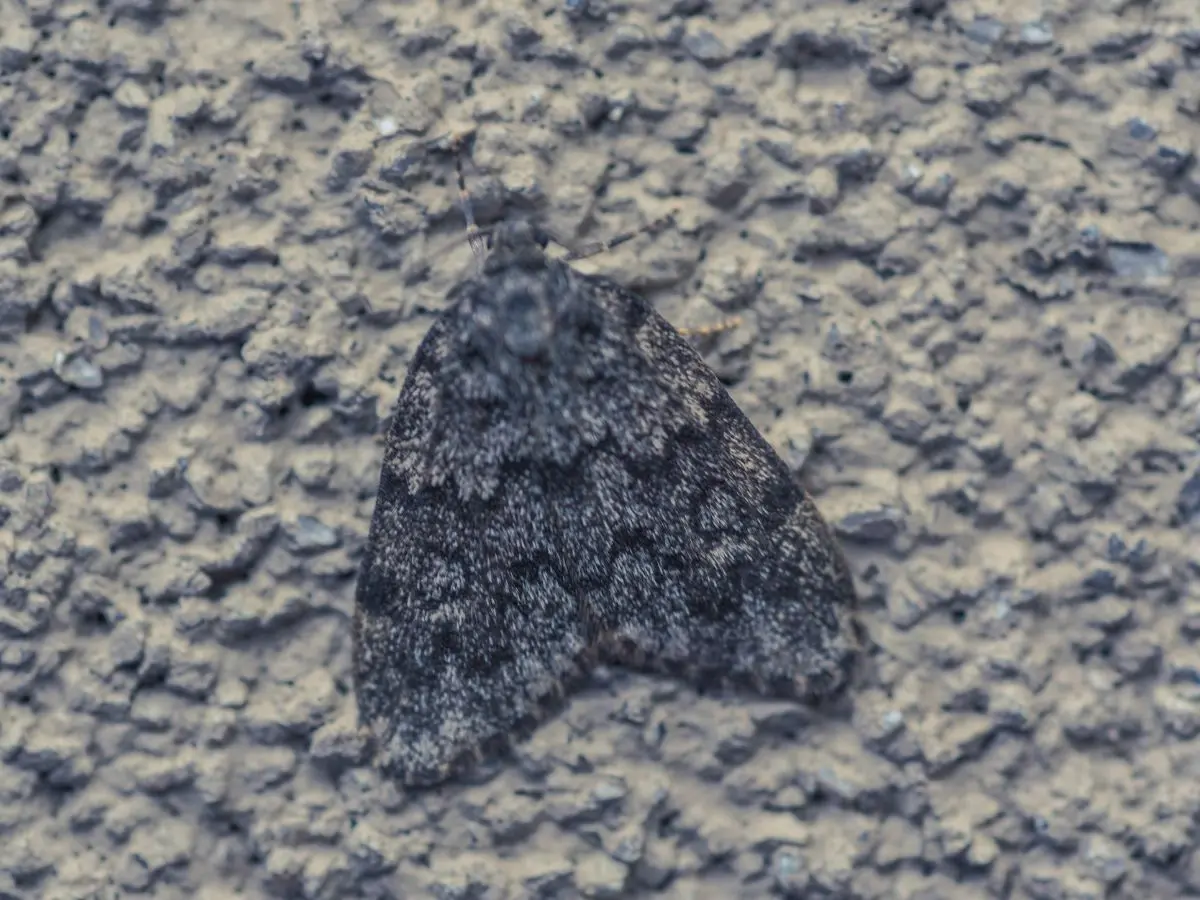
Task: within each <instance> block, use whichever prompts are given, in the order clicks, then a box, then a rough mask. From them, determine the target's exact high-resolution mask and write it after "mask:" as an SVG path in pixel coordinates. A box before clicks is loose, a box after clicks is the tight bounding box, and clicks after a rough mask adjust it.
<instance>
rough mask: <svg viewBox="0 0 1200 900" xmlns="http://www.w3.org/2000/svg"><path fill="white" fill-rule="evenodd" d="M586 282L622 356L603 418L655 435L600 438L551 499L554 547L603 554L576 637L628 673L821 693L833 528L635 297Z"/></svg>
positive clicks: (849, 617)
mask: <svg viewBox="0 0 1200 900" xmlns="http://www.w3.org/2000/svg"><path fill="white" fill-rule="evenodd" d="M597 283H598V284H600V285H601V286H602V290H600V292H599V297H600V302H601V303H602V304H604V305H605V307H606V314H607V316H608V317H609V318H610V319H611V320H613V321H619V322H621V323H622V325H623V327H624V328H626V330H627V335H626V337H627V340H626V341H625V342H624V343H625V344H627V346H628V347H630V348H631V351H630V352H631V355H630V357H629V360H628V366H629V369H630V371H629V377H628V378H626V379H623V380H622V379H617V380H616V382H615V383H611V384H607V385H606V388H605V389H606V391H607V401H606V402H607V403H608V404H609V405H610V406H609V408H610V410H611V412H610V413H609V414H608V416H607V417H608V418H610V419H611V420H612V421H614V422H616V421H621V420H622V419H623V418H624V419H625V420H630V421H632V420H637V419H641V418H643V417H642V416H641V415H640V414H639V413H638V412H636V411H635V412H634V413H632V414H629V413H628V412H622V410H626V411H627V410H629V409H631V408H637V407H645V406H646V405H650V406H652V407H654V408H655V409H656V413H655V415H654V417H653V418H654V421H655V423H656V424H657V426H659V427H661V429H662V433H661V434H658V435H650V436H649V438H648V437H647V436H646V435H645V434H635V435H624V434H613V435H612V437H611V439H610V440H609V441H608V442H607V443H606V444H603V445H602V446H601V447H600V448H599V449H600V452H596V453H592V454H589V455H588V456H587V457H585V458H584V459H583V460H582V462H581V464H580V471H579V472H578V474H577V476H576V477H574V478H572V479H571V480H570V485H569V488H570V491H571V492H572V496H560V497H559V501H558V502H559V505H560V507H569V508H571V509H572V510H574V511H578V512H577V513H576V514H577V515H579V516H582V517H584V518H585V521H575V522H573V524H572V527H571V528H570V529H567V530H564V531H563V532H561V534H562V537H563V539H564V540H566V541H567V542H568V543H570V542H571V541H578V542H580V546H575V547H568V549H567V551H566V554H567V555H568V556H570V557H573V558H580V557H582V556H585V555H586V554H587V553H588V547H587V546H583V544H585V543H586V545H588V546H590V547H592V548H596V549H594V550H592V551H591V553H592V555H593V558H597V559H602V560H606V568H607V573H600V572H596V573H593V576H594V581H593V583H592V586H591V588H590V589H589V590H588V591H587V593H586V597H585V603H584V606H585V609H586V610H587V614H588V619H589V625H590V628H591V636H592V639H593V640H597V641H599V642H600V643H601V645H602V646H604V647H605V648H606V649H607V651H608V652H609V654H610V655H614V656H616V657H617V658H618V659H624V660H626V661H629V662H631V663H634V664H650V665H651V666H656V667H666V668H670V669H675V670H684V671H687V672H691V673H693V674H694V675H697V676H704V677H707V676H716V677H724V676H726V675H728V676H732V677H733V678H735V679H741V680H747V681H750V682H753V683H755V684H757V685H759V686H762V687H767V688H770V689H771V690H772V691H773V692H776V691H777V692H779V693H784V694H791V695H808V696H817V695H822V694H825V693H828V692H830V691H833V690H834V689H835V688H836V687H838V686H839V685H840V684H842V683H843V682H844V679H845V675H846V672H847V670H848V666H849V665H850V663H851V661H852V659H853V655H854V651H855V648H856V639H855V624H854V612H855V608H856V605H857V603H856V597H855V591H854V585H853V580H852V577H851V575H850V572H849V569H848V567H847V565H846V562H845V560H844V558H843V556H842V553H841V550H840V548H839V547H838V545H837V542H836V541H835V539H834V537H833V534H832V533H831V531H830V529H829V528H828V527H827V525H826V524H825V522H824V521H823V520H822V518H821V516H820V513H819V512H818V511H817V509H816V507H815V505H814V504H813V502H812V500H811V498H810V497H809V496H808V495H807V493H806V492H805V491H804V490H803V489H802V488H801V487H800V486H799V485H798V484H797V482H796V480H795V478H794V476H793V475H792V473H791V471H790V470H789V469H788V467H787V465H786V464H785V463H784V462H783V460H781V459H780V458H779V456H778V454H776V453H775V451H774V450H773V449H772V447H771V446H770V444H768V443H767V441H766V440H765V439H764V438H763V437H762V435H761V434H760V433H759V432H758V430H757V429H756V428H755V427H754V425H753V424H752V423H751V422H750V421H749V419H747V418H746V416H745V414H744V413H742V411H741V410H740V409H739V408H738V406H737V405H736V403H735V402H734V401H733V399H732V398H731V397H730V396H729V394H728V392H727V391H726V390H725V388H724V386H723V385H722V384H721V383H720V380H719V379H718V378H717V376H716V375H715V374H714V373H713V372H712V370H711V369H710V368H709V367H708V366H707V365H706V364H705V363H704V361H703V359H702V358H701V357H700V355H699V353H698V352H697V351H696V349H695V348H694V347H693V346H692V345H691V344H690V343H689V342H688V341H687V340H686V339H684V338H683V337H682V336H681V335H680V334H679V333H678V332H677V331H676V330H675V329H674V328H673V327H672V326H671V325H670V323H668V322H667V321H666V320H665V319H664V318H663V317H662V316H660V315H659V314H658V313H656V312H655V311H654V310H653V309H652V308H650V306H649V305H648V304H647V303H646V302H645V301H643V300H642V299H641V298H639V297H637V296H636V295H633V294H631V293H629V292H627V291H625V290H624V289H622V288H620V287H619V286H617V285H615V284H612V283H611V282H605V281H604V280H602V279H597ZM646 372H650V373H653V375H654V377H653V378H651V379H648V378H646V377H644V373H646ZM655 392H657V393H656V394H655ZM564 487H565V486H560V487H558V488H557V490H559V491H560V492H561V491H563V490H564Z"/></svg>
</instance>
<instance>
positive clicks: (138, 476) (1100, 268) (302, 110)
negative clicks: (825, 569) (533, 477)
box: [0, 0, 1200, 900]
mask: <svg viewBox="0 0 1200 900" xmlns="http://www.w3.org/2000/svg"><path fill="white" fill-rule="evenodd" d="M458 131H467V132H473V134H474V151H473V155H472V157H471V160H470V165H469V166H468V174H469V176H470V178H471V182H472V191H473V193H474V195H475V204H476V207H477V210H478V211H479V213H480V215H481V217H482V218H484V219H485V220H488V221H490V220H494V219H495V218H496V217H497V216H499V215H501V214H502V213H503V214H505V215H527V214H533V215H536V216H538V217H539V218H540V219H541V220H542V221H544V222H546V223H547V224H549V225H550V226H551V227H552V228H553V229H554V230H555V231H556V232H558V233H560V234H563V235H565V236H568V238H569V239H570V240H581V241H582V240H591V239H595V238H600V237H605V236H608V235H611V234H614V233H616V232H619V231H622V230H625V229H627V228H631V227H636V226H638V225H640V224H642V223H644V222H646V221H648V220H650V219H653V218H655V217H657V216H660V215H662V214H663V213H665V212H667V211H668V210H670V209H672V208H678V209H679V215H678V220H677V225H676V226H675V227H674V228H673V229H671V230H668V231H666V232H665V233H662V234H659V235H657V236H656V237H653V238H648V239H645V240H640V241H634V242H632V243H630V244H628V245H625V246H624V247H622V248H621V249H620V250H618V251H616V252H614V253H612V254H609V255H607V256H602V257H598V258H596V259H594V260H589V261H588V262H587V264H586V267H588V268H590V269H592V270H601V271H605V272H608V273H610V274H613V275H614V276H615V277H617V278H619V279H620V280H621V281H622V282H623V283H625V284H628V285H630V286H631V287H634V288H636V289H638V290H640V291H642V292H644V293H646V294H647V296H649V297H650V298H652V299H653V301H654V302H655V304H656V305H657V307H658V308H659V309H660V310H661V311H662V312H664V314H666V315H667V316H668V317H669V318H670V319H671V320H672V321H674V322H675V323H676V324H677V325H681V326H682V325H690V326H697V325H699V326H703V325H706V324H710V323H713V322H718V321H721V320H722V319H724V318H725V317H727V316H730V315H739V316H741V319H742V324H741V325H740V326H739V327H738V328H736V329H734V330H732V331H729V332H726V333H724V334H721V335H720V336H718V337H716V338H712V339H706V341H704V342H702V346H703V349H704V351H705V353H706V355H707V357H708V359H709V361H710V362H711V364H712V365H713V366H714V368H716V369H717V371H718V372H719V373H720V374H721V375H722V376H723V377H724V378H725V379H726V380H727V382H728V383H729V384H730V385H731V390H732V392H733V394H734V396H735V398H736V399H737V400H738V402H739V403H740V404H741V405H742V406H743V408H744V409H745V410H746V411H747V412H748V414H749V415H750V416H751V418H752V419H753V420H754V421H755V423H756V424H757V425H758V426H759V427H760V428H761V429H762V430H763V432H764V433H765V434H766V435H767V436H768V437H769V439H770V440H771V441H772V442H773V443H774V444H775V446H777V447H778V448H779V449H780V451H781V452H782V453H784V454H785V455H786V457H787V458H788V459H789V460H791V461H792V462H793V463H794V464H795V465H796V466H797V467H798V468H799V469H800V470H801V474H802V477H803V478H804V479H805V480H806V482H807V483H808V484H809V485H811V487H812V490H813V493H814V495H815V496H816V498H817V502H818V504H819V505H820V506H821V508H822V509H823V510H824V511H825V512H826V513H827V515H828V516H829V518H830V519H831V521H833V522H834V523H836V525H837V528H838V529H839V532H840V534H841V535H842V537H843V540H844V542H845V546H846V549H847V553H848V555H849V556H850V558H851V561H852V564H853V567H854V570H855V574H856V577H857V579H858V583H859V585H860V590H861V593H862V596H863V603H864V612H863V617H864V621H865V624H866V627H867V629H868V631H869V633H870V635H871V638H872V640H873V642H874V644H875V648H874V650H873V652H872V654H871V656H870V658H869V660H868V665H867V666H866V667H865V668H864V672H863V674H862V677H861V679H860V682H859V684H857V685H856V687H855V689H854V691H853V694H852V698H853V712H852V714H851V715H850V716H849V717H847V718H844V719H839V718H837V717H831V718H829V719H816V718H814V717H812V716H811V715H810V714H808V713H807V712H806V711H805V710H804V709H803V708H801V707H795V706H791V705H789V704H783V703H766V702H762V701H758V700H754V699H752V698H732V699H731V698H724V699H722V698H717V697H697V696H695V695H694V694H693V693H692V692H690V691H688V690H687V689H684V688H682V687H680V686H678V685H675V684H672V683H670V682H665V681H656V680H654V679H650V678H643V677H633V676H629V675H626V674H622V673H619V672H609V673H600V676H599V677H598V678H597V680H596V684H595V686H594V687H593V688H592V689H590V690H589V691H587V692H585V693H583V694H581V695H579V696H577V697H576V698H575V700H574V702H573V703H572V704H571V705H570V706H569V707H568V709H567V710H566V711H565V712H564V713H563V714H562V715H560V716H558V717H557V718H555V719H554V720H552V721H551V722H549V723H547V724H546V725H545V726H544V727H543V728H541V729H540V730H539V731H538V732H537V733H536V734H535V735H534V737H533V738H532V739H531V740H530V741H529V742H528V743H527V744H525V745H524V746H523V747H522V749H521V751H520V753H519V758H518V759H516V760H514V761H513V762H512V763H511V764H510V765H507V766H505V767H504V768H503V769H502V770H501V771H500V772H499V774H497V775H495V776H494V777H492V778H491V779H489V780H487V781H485V782H484V783H476V784H458V785H452V786H448V787H446V788H444V789H442V790H439V791H435V792H432V793H425V794H421V795H416V796H407V795H405V794H404V793H403V792H401V791H398V790H397V789H396V788H395V787H393V786H391V785H388V784H386V783H381V781H380V779H379V778H378V776H377V775H376V774H375V773H374V772H373V770H372V769H371V767H370V765H369V764H368V763H367V762H366V761H365V751H364V747H363V744H362V741H361V738H360V737H359V735H358V733H357V732H356V730H355V728H354V719H355V709H354V701H353V695H352V691H351V685H350V682H349V677H348V676H349V645H348V638H349V621H348V616H349V614H350V611H351V609H352V594H353V582H354V572H355V565H356V559H357V555H358V553H359V552H360V550H361V547H362V542H363V540H364V537H365V534H366V529H367V526H368V522H369V516H370V512H371V508H372V502H373V493H374V489H375V479H376V477H377V473H378V464H379V454H380V449H381V434H382V431H383V429H384V427H385V425H386V422H387V417H388V415H389V413H390V409H391V406H392V404H393V402H394V400H395V397H396V393H397V390H398V388H399V384H400V381H401V379H402V378H403V374H404V370H405V364H406V362H407V360H408V358H409V357H410V355H411V353H412V351H413V349H414V348H415V346H416V343H417V341H418V340H419V339H420V337H421V335H422V334H423V332H424V330H425V329H426V328H427V327H428V325H429V322H430V321H431V315H432V314H433V313H434V312H435V311H436V310H437V308H438V307H439V305H440V303H441V300H442V297H443V296H444V294H445V291H446V289H447V288H448V287H449V285H451V284H452V283H453V282H454V281H455V280H456V279H457V278H459V277H460V276H461V275H462V273H463V272H464V271H465V267H466V266H468V265H469V264H470V253H469V251H468V249H467V247H466V245H465V241H464V240H463V237H462V218H461V215H460V214H459V212H458V209H457V205H456V203H457V200H456V194H455V190H454V180H453V169H452V166H451V165H450V162H449V160H448V159H447V158H446V157H445V156H444V155H441V154H439V153H437V152H432V151H431V150H430V149H429V147H430V142H431V141H432V142H434V143H436V139H438V138H440V137H442V136H444V135H446V134H449V133H451V132H458ZM1198 144H1200V19H1198V18H1197V16H1196V12H1195V3H1194V0H1173V2H1172V0H1158V2H1153V0H1152V2H1143V3H1132V2H1117V0H1103V2H1095V0H1088V2H1084V0H1008V2H1003V3H1001V2H988V0H908V2H896V3H891V4H884V3H868V2H859V3H849V2H835V0H808V2H800V0H795V2H782V0H781V2H778V3H775V4H770V3H755V2H752V0H746V2H744V3H740V4H739V3H733V2H726V0H707V2H706V0H631V2H628V3H621V2H619V0H570V2H566V3H563V2H559V3H551V2H532V3H518V2H507V3H506V2H501V0H494V2H479V3H461V2H450V3H435V2H431V0H423V2H416V3H408V4H399V3H356V2H342V0H330V2H326V3H317V2H312V0H296V2H284V0H247V2H240V3H233V2H228V0H211V2H206V3H185V2H182V0H109V2H107V3H99V2H98V0H80V2H74V3H72V2H56V0H24V2H20V0H0V570H2V571H3V582H2V585H3V586H2V587H0V699H2V703H3V706H2V709H0V897H5V898H8V897H20V898H25V897H29V898H41V897H45V898H71V900H77V898H101V897H103V898H110V897H127V896H135V895H139V896H153V897H162V898H167V897H184V896H197V897H201V898H205V900H216V898H226V897H286V898H293V897H299V898H343V897H344V898H355V897H373V898H374V897H379V898H383V897H396V898H399V897H436V898H484V897H486V898H502V897H506V898H507V897H511V898H518V897H558V898H567V897H594V898H600V897H611V898H615V897H664V898H667V897H671V898H733V897H767V896H787V897H797V898H799V897H805V898H807V897H821V898H863V900H867V898H892V897H895V898H901V900H917V898H922V900H935V898H937V900H941V898H945V900H950V898H968V900H969V898H983V897H995V898H1012V900H1068V898H1069V900H1085V898H1088V900H1090V898H1095V900H1100V898H1137V900H1144V898H1175V897H1189V896H1190V897H1200V849H1197V845H1198V844H1200V834H1198V831H1200V825H1198V824H1197V822H1198V817H1200V646H1198V643H1197V642H1198V641H1200V589H1198V587H1197V584H1198V579H1200V444H1198V442H1197V438H1198V437H1200V359H1198V355H1197V351H1198V348H1200V228H1198V226H1200V166H1198V165H1197V164H1196V163H1195V161H1194V159H1193V156H1192V154H1193V153H1194V151H1195V150H1196V149H1197V145H1198Z"/></svg>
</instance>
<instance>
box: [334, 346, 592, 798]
mask: <svg viewBox="0 0 1200 900" xmlns="http://www.w3.org/2000/svg"><path fill="white" fill-rule="evenodd" d="M444 340H445V332H444V329H443V328H441V327H440V326H439V325H436V324H435V326H434V328H432V329H431V330H430V332H429V334H428V335H427V336H426V339H425V340H424V341H423V342H422V344H421V346H420V347H419V348H418V351H417V353H416V354H415V356H414V359H413V361H412V363H411V365H410V367H409V373H408V375H407V377H406V379H405V384H404V387H403V388H402V390H401V393H400V398H399V400H398V402H397V407H396V413H395V418H394V420H393V422H392V426H391V428H390V430H389V433H388V437H387V443H386V447H385V453H384V464H383V467H382V471H381V475H380V482H379V491H378V494H377V497H376V502H375V511H374V514H373V516H372V520H371V528H370V534H369V537H368V541H367V545H366V549H365V551H364V556H363V559H362V562H361V565H360V572H359V580H358V585H357V596H356V607H355V619H354V631H355V642H354V643H355V659H354V668H355V679H356V694H357V697H358V707H359V716H360V720H361V721H362V722H363V723H364V724H366V725H367V726H369V728H370V729H371V731H372V732H373V733H374V735H375V737H376V740H377V743H378V747H379V762H380V764H381V767H382V768H383V769H384V770H385V771H386V772H388V773H389V774H392V775H394V776H396V777H398V778H399V779H400V780H402V781H404V782H406V783H408V784H431V783H434V782H437V781H440V780H442V779H444V778H446V777H447V776H448V775H450V774H451V773H452V772H453V771H455V770H456V769H458V768H459V767H460V765H461V764H463V763H466V762H467V761H469V760H470V758H471V757H472V756H474V755H476V754H478V753H480V752H483V751H485V750H488V749H490V748H491V746H492V745H495V744H498V743H503V742H505V741H506V740H507V738H508V736H509V735H510V734H511V733H513V731H514V730H516V729H518V728H519V726H521V724H522V722H523V721H525V720H527V719H528V718H529V717H530V716H532V715H535V714H536V713H537V710H538V702H539V701H540V700H542V699H543V698H545V697H546V696H547V695H549V694H551V693H553V692H555V691H556V690H557V688H558V687H559V685H560V684H561V683H562V681H563V680H564V679H565V678H567V677H568V676H570V675H571V674H572V673H573V671H574V665H575V660H576V658H577V657H578V655H579V653H580V651H582V650H583V648H584V634H583V628H582V622H581V618H580V616H579V609H578V605H577V602H576V600H575V599H574V597H573V596H572V595H571V593H570V592H569V591H568V590H567V589H566V587H564V584H563V577H562V573H561V572H560V571H559V569H558V564H557V559H558V557H557V555H556V553H555V552H554V550H553V546H552V541H553V537H554V523H553V522H552V521H551V520H550V517H549V510H550V509H551V504H550V502H549V499H548V497H547V496H546V494H547V489H546V483H545V480H544V477H543V475H542V474H541V473H540V472H539V471H537V469H536V468H535V467H531V466H521V465H520V464H519V463H517V462H514V463H512V464H510V465H509V466H508V468H507V470H506V473H505V477H504V478H503V479H500V480H499V481H498V482H497V483H495V484H494V485H493V486H492V487H491V489H490V490H488V491H483V492H480V493H476V494H475V495H473V496H471V497H470V498H469V499H467V500H464V499H462V497H461V494H460V489H459V485H458V484H457V483H456V482H455V481H454V480H453V479H443V480H440V481H439V480H438V479H437V478H436V477H431V473H430V459H431V456H430V453H431V451H430V447H431V446H432V443H433V442H434V441H435V440H436V435H435V434H434V430H435V423H436V421H437V404H438V402H439V399H438V391H437V390H436V389H435V385H436V384H437V375H438V370H439V367H440V365H441V359H442V356H443V353H442V349H443V347H444ZM484 495H486V496H484Z"/></svg>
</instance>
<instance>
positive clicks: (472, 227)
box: [450, 134, 487, 270]
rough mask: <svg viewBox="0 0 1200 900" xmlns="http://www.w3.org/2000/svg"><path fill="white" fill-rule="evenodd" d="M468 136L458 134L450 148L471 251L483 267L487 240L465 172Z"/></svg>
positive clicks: (452, 140) (451, 142)
mask: <svg viewBox="0 0 1200 900" xmlns="http://www.w3.org/2000/svg"><path fill="white" fill-rule="evenodd" d="M466 144H467V136H466V135H465V134H461V135H456V136H455V137H453V138H451V140H450V149H451V151H452V152H453V153H454V174H455V176H456V177H457V178H458V202H459V204H460V205H461V206H462V213H463V218H464V219H465V220H466V222H467V243H469V244H470V245H471V252H472V253H473V254H475V259H476V260H477V261H478V263H479V267H480V270H482V269H483V260H484V258H485V257H486V256H487V242H486V241H485V240H484V233H483V232H482V231H481V230H480V229H479V226H478V225H477V224H476V222H475V211H474V209H472V207H471V192H470V191H469V190H467V178H466V176H465V175H464V174H463V156H464V155H465V153H466Z"/></svg>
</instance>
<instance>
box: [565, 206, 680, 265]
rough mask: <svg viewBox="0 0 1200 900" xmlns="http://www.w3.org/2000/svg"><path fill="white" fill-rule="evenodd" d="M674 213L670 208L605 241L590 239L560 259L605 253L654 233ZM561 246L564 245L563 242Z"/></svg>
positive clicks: (583, 257) (575, 258) (576, 258)
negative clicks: (658, 215)
mask: <svg viewBox="0 0 1200 900" xmlns="http://www.w3.org/2000/svg"><path fill="white" fill-rule="evenodd" d="M676 213H678V210H671V212H669V213H667V214H666V215H665V216H662V217H661V218H658V219H655V220H654V221H653V222H648V223H646V224H645V225H643V226H642V227H641V228H636V229H634V230H633V231H626V232H624V233H623V234H618V235H617V236H616V237H611V238H609V239H608V240H607V241H591V242H589V243H587V244H583V245H582V246H580V247H576V248H574V249H572V250H570V251H569V252H568V253H567V254H566V255H565V256H563V258H562V260H563V262H574V261H575V260H579V259H587V258H588V257H590V256H596V255H598V254H600V253H606V252H608V251H609V250H612V249H613V248H614V247H619V246H621V244H624V243H626V242H627V241H632V240H633V239H634V238H635V237H638V236H640V235H643V234H654V233H655V232H658V231H661V230H662V229H663V228H666V227H667V226H669V225H672V224H673V223H674V222H675V215H676ZM555 243H556V244H557V243H560V242H559V241H558V240H555ZM563 246H566V245H565V244H564V245H563Z"/></svg>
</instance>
